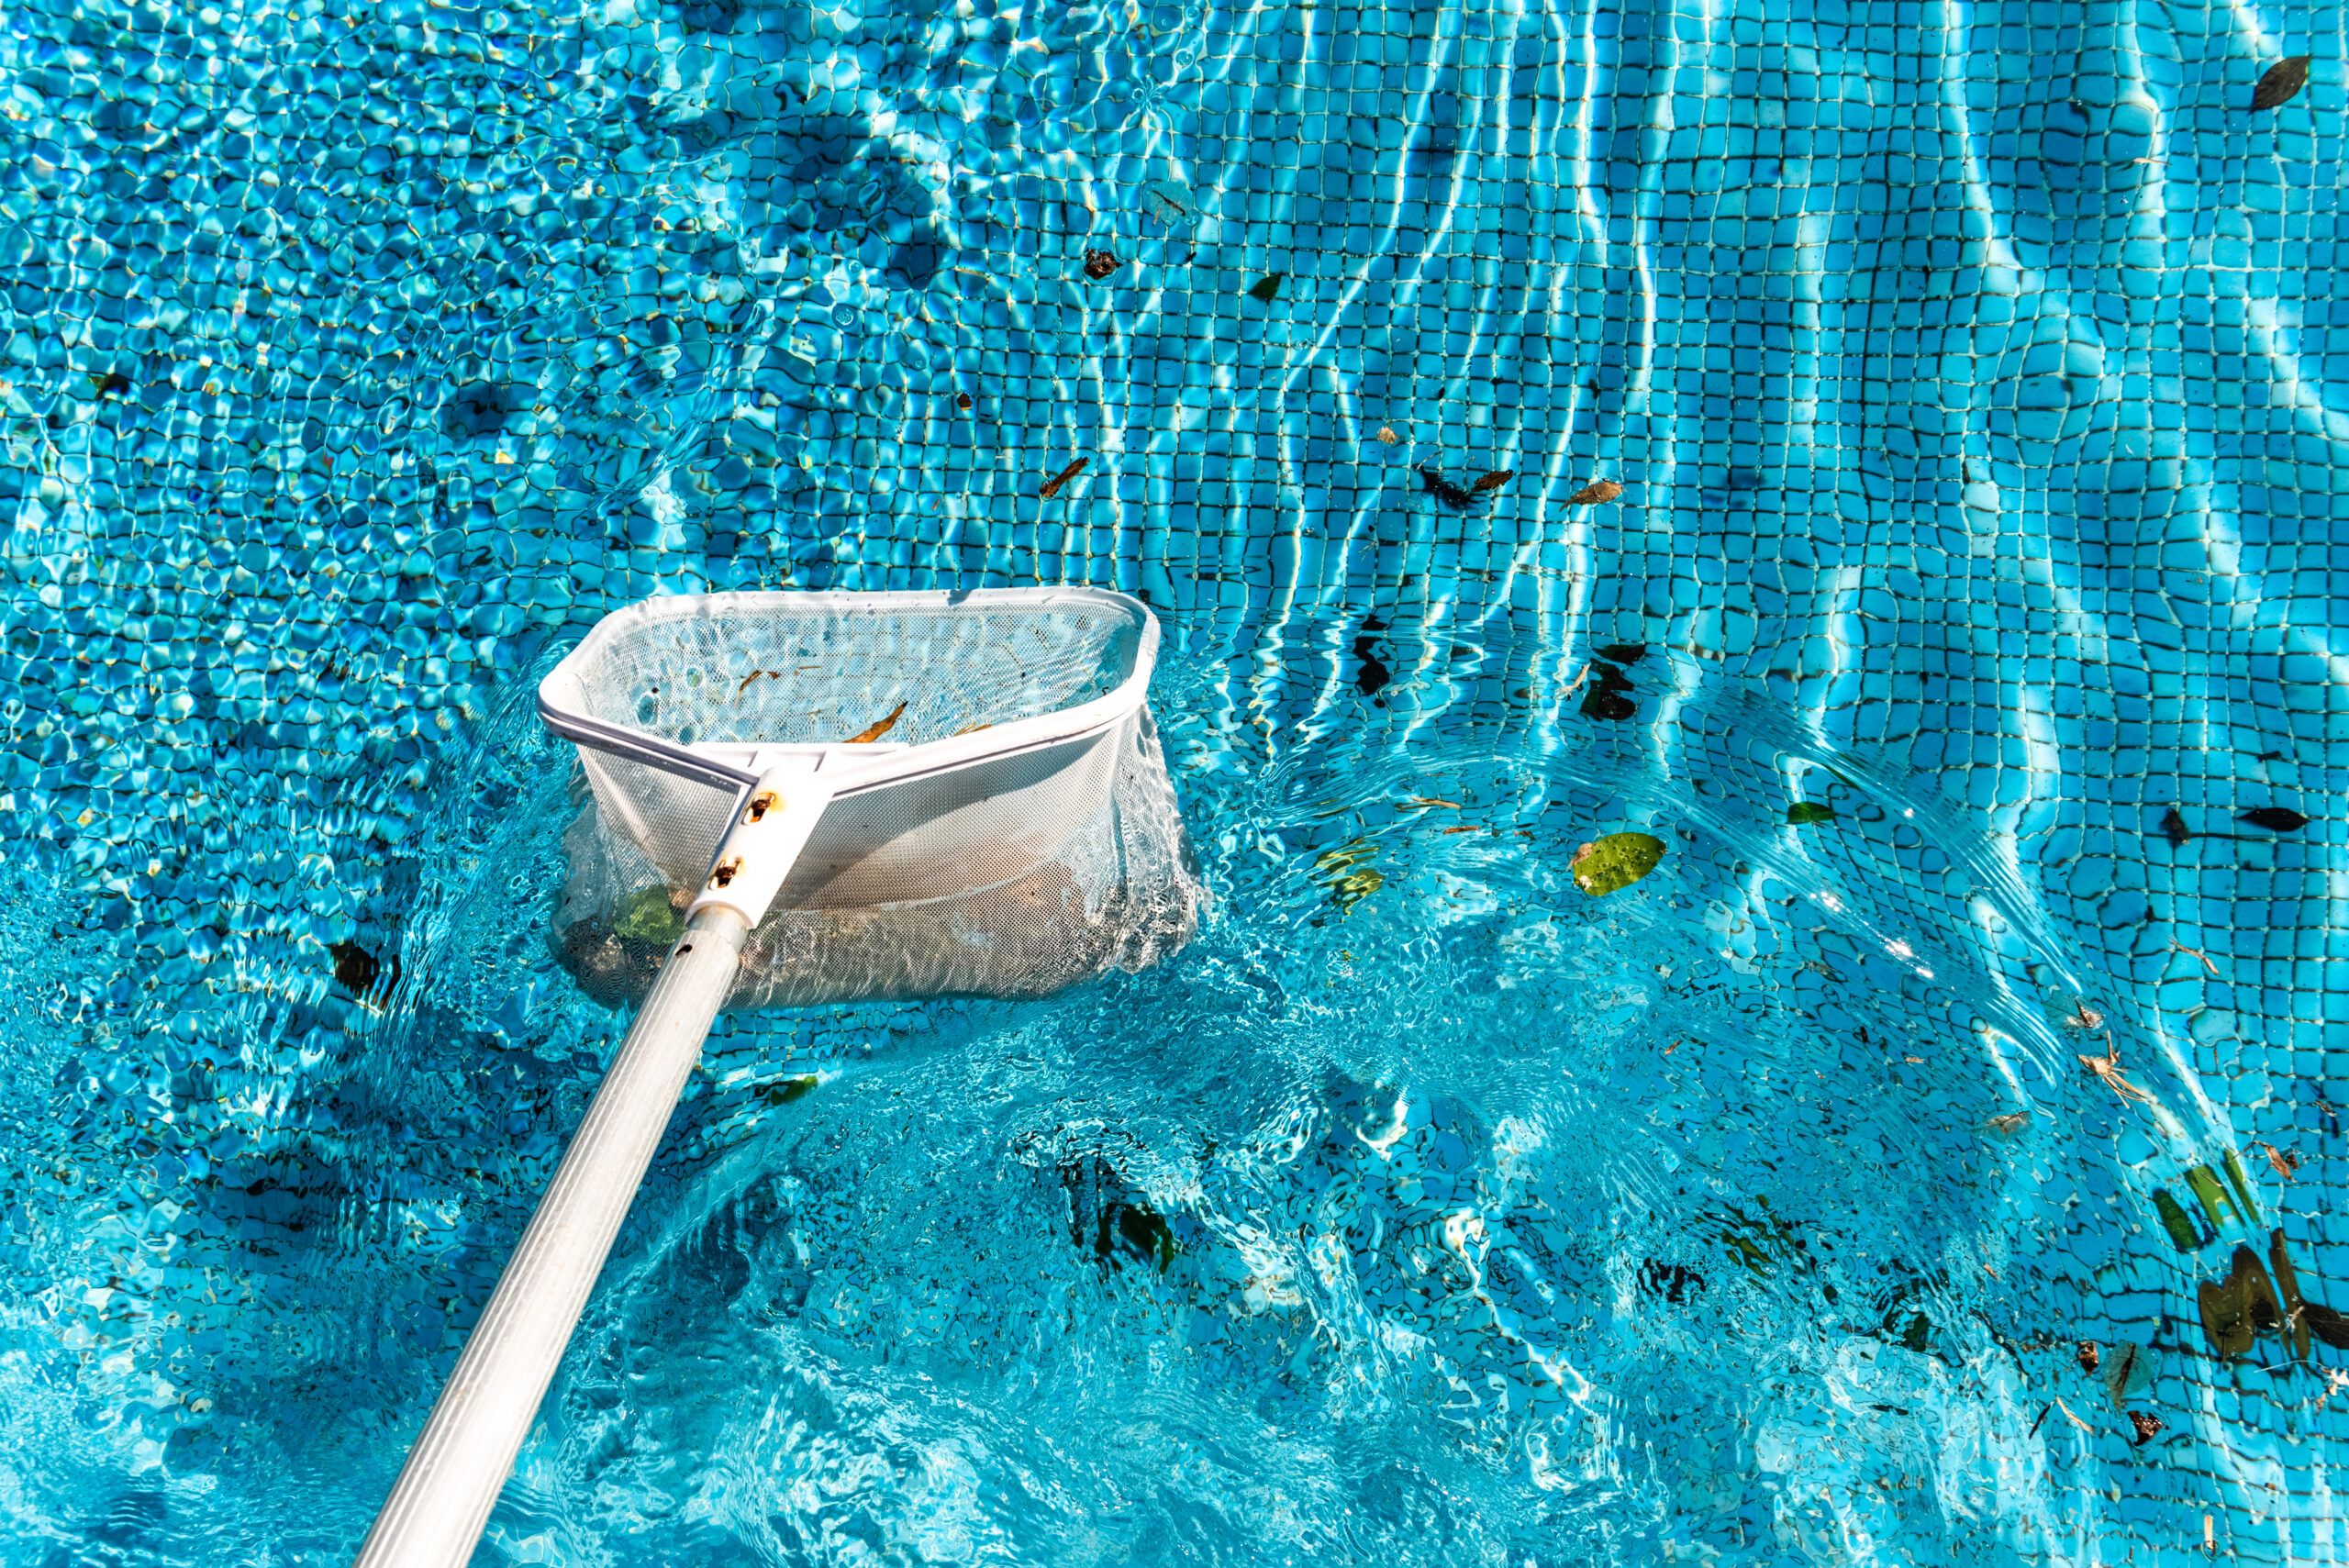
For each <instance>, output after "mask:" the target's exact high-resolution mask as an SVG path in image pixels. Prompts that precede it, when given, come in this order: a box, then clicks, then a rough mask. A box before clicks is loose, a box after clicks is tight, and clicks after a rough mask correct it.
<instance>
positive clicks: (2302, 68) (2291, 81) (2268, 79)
mask: <svg viewBox="0 0 2349 1568" xmlns="http://www.w3.org/2000/svg"><path fill="white" fill-rule="evenodd" d="M2309 61H2310V56H2308V55H2305V54H2290V55H2286V56H2285V57H2284V58H2283V59H2281V60H2279V61H2277V62H2276V63H2275V64H2273V65H2271V66H2269V67H2268V68H2267V70H2266V72H2265V73H2264V74H2262V75H2261V77H2260V78H2259V85H2258V86H2256V87H2254V88H2253V89H2252V90H2251V106H2252V107H2253V108H2254V109H2276V108H2281V107H2283V106H2285V105H2286V104H2288V103H2290V102H2291V101H2292V100H2293V99H2295V98H2297V97H2299V95H2300V89H2301V88H2303V87H2305V86H2307V85H2308V84H2309Z"/></svg>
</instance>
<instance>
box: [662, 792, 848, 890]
mask: <svg viewBox="0 0 2349 1568" xmlns="http://www.w3.org/2000/svg"><path fill="white" fill-rule="evenodd" d="M820 777H821V775H819V774H818V773H813V772H811V771H809V769H808V766H807V762H804V761H795V762H786V763H784V764H782V765H780V766H777V767H772V768H769V769H767V770H766V772H765V773H762V774H761V775H760V777H759V782H758V783H757V784H752V785H751V788H750V791H749V793H747V794H746V795H743V797H742V800H741V803H740V806H738V807H737V808H736V810H735V813H734V820H733V822H732V823H731V824H729V826H728V828H727V829H726V836H725V837H724V838H723V839H720V840H718V853H717V854H715V855H713V856H711V857H710V862H709V873H708V875H707V876H706V877H704V878H703V879H702V884H701V891H700V892H699V893H698V894H697V895H695V898H694V901H693V904H692V905H691V906H689V907H688V908H687V909H686V910H685V918H686V919H687V920H691V919H692V918H693V917H695V916H696V915H698V914H700V913H701V912H702V911H703V910H705V909H731V910H733V911H734V912H735V913H736V914H738V915H740V917H742V921H743V923H744V924H745V925H750V926H755V925H757V924H758V923H759V922H760V921H761V920H763V919H765V918H766V916H767V910H768V908H769V907H770V906H773V905H774V900H775V895H776V894H778V893H781V892H782V891H783V884H784V879H785V877H788V876H789V875H790V874H791V868H792V865H793V863H794V862H796V861H797V860H798V859H799V851H801V850H802V849H804V848H806V847H807V839H808V836H809V835H810V834H812V833H814V832H815V830H816V824H817V823H818V821H820V820H821V819H822V817H823V815H824V807H825V806H829V804H830V803H831V798H832V792H831V791H830V790H829V789H828V788H826V787H825V786H824V784H822V783H821V782H820Z"/></svg>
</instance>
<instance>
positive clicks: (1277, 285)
mask: <svg viewBox="0 0 2349 1568" xmlns="http://www.w3.org/2000/svg"><path fill="white" fill-rule="evenodd" d="M1287 275H1288V274H1287V273H1286V272H1270V273H1267V274H1266V275H1265V276H1264V277H1262V278H1259V279H1258V280H1257V281H1256V282H1254V283H1252V284H1249V285H1248V297H1249V298H1251V299H1260V300H1263V301H1264V303H1265V304H1266V305H1270V304H1272V303H1273V300H1274V299H1275V297H1276V296H1277V295H1279V294H1280V292H1281V279H1283V278H1285V277H1286V276H1287Z"/></svg>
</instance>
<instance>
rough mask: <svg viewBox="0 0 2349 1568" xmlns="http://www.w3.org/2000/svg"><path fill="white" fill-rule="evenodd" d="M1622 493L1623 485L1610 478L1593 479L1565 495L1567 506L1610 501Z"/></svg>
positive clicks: (1590, 504) (1589, 504)
mask: <svg viewBox="0 0 2349 1568" xmlns="http://www.w3.org/2000/svg"><path fill="white" fill-rule="evenodd" d="M1621 494H1623V487H1622V486H1621V485H1620V484H1616V483H1615V482H1614V481H1613V480H1611V479H1594V480H1592V481H1591V482H1590V483H1589V484H1586V485H1584V486H1583V487H1582V488H1581V489H1579V490H1577V491H1575V493H1574V494H1573V495H1569V496H1567V497H1566V505H1567V506H1592V505H1595V504H1597V503H1598V502H1602V501H1612V500H1613V499H1615V497H1616V496H1618V495H1621Z"/></svg>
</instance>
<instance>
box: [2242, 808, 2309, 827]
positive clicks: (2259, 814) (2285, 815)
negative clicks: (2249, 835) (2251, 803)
mask: <svg viewBox="0 0 2349 1568" xmlns="http://www.w3.org/2000/svg"><path fill="white" fill-rule="evenodd" d="M2235 820H2236V821H2238V822H2248V823H2250V824H2251V825H2252V826H2253V827H2254V828H2266V829H2267V830H2268V831H2269V832H2271V833H2297V832H2299V830H2300V829H2301V828H2305V827H2307V826H2308V825H2309V824H2310V822H2312V821H2314V820H2315V818H2314V817H2303V816H2301V815H2300V814H2299V812H2297V811H2295V810H2293V809H2292V808H2291V807H2290V806H2260V807H2259V808H2258V809H2257V810H2254V811H2246V812H2243V814H2242V815H2241V816H2239V817H2236V818H2235Z"/></svg>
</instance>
